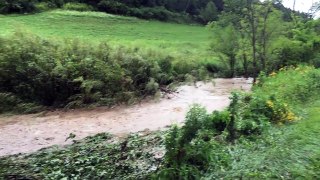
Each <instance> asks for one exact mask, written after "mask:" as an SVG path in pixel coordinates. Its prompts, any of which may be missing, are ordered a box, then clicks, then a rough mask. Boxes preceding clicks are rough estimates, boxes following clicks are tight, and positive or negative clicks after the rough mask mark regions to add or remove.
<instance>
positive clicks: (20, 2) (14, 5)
mask: <svg viewBox="0 0 320 180" xmlns="http://www.w3.org/2000/svg"><path fill="white" fill-rule="evenodd" d="M35 2H36V1H35V0H1V1H0V13H2V14H8V13H29V12H33V11H35V10H36V8H35V5H34V3H35Z"/></svg>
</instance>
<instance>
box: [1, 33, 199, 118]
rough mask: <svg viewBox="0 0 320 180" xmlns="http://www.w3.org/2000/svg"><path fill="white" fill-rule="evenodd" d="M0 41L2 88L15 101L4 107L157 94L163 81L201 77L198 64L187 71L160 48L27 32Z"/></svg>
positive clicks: (6, 97)
mask: <svg viewBox="0 0 320 180" xmlns="http://www.w3.org/2000/svg"><path fill="white" fill-rule="evenodd" d="M0 41H1V42H2V43H1V45H0V46H1V47H0V69H1V74H0V82H1V87H0V92H1V93H2V96H1V98H2V99H3V101H4V102H10V103H8V104H1V106H0V107H1V108H0V111H1V112H4V111H6V110H9V109H10V110H16V111H18V110H20V108H17V109H16V108H15V107H16V106H18V104H20V102H21V101H22V102H23V103H28V104H29V105H32V104H35V105H37V106H38V105H40V106H49V107H67V108H74V107H82V106H86V105H98V106H100V105H107V106H108V105H113V104H117V103H121V102H129V103H130V102H132V101H133V100H135V99H139V98H141V97H145V96H148V95H153V94H155V93H156V92H157V91H158V88H159V86H162V85H169V84H170V83H172V82H173V81H183V80H184V79H185V78H186V74H187V73H188V72H190V71H191V72H193V73H192V74H191V75H193V76H194V77H196V78H197V77H199V78H201V77H202V74H201V71H200V70H201V68H200V70H198V66H197V65H192V66H190V67H186V66H185V68H188V69H187V71H185V70H184V69H182V68H183V67H178V66H176V65H175V64H174V61H175V60H174V58H173V57H171V56H168V55H165V54H162V53H158V52H157V51H151V50H150V51H143V50H139V49H136V48H133V49H130V48H125V47H117V48H112V47H110V46H109V45H108V44H106V43H100V44H98V45H94V44H88V43H86V44H85V43H83V42H81V41H77V40H71V41H70V40H65V41H52V40H49V41H48V40H46V39H42V38H39V37H37V36H34V35H32V34H24V33H15V34H14V35H13V36H11V37H8V38H1V39H0ZM191 75H190V76H191ZM26 107H27V106H26ZM28 109H29V108H28ZM28 109H26V110H28ZM32 109H34V108H33V107H32Z"/></svg>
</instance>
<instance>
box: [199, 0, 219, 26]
mask: <svg viewBox="0 0 320 180" xmlns="http://www.w3.org/2000/svg"><path fill="white" fill-rule="evenodd" d="M200 17H201V18H202V19H203V21H204V22H211V21H214V20H217V19H218V9H217V7H216V5H215V4H214V3H213V2H212V1H209V2H208V4H207V5H206V7H205V8H204V9H202V10H201V11H200Z"/></svg>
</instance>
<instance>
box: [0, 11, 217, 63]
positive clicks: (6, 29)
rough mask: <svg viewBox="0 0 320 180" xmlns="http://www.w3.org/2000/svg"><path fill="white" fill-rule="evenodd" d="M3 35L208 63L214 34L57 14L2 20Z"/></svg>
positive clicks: (90, 15) (197, 27)
mask: <svg viewBox="0 0 320 180" xmlns="http://www.w3.org/2000/svg"><path fill="white" fill-rule="evenodd" d="M0 23H1V26H0V34H1V35H9V34H10V33H12V32H14V31H15V30H23V31H29V32H31V33H33V34H36V35H39V36H42V37H49V38H78V39H81V40H83V41H89V42H93V43H94V42H100V41H105V42H109V43H110V44H112V45H124V46H133V47H139V48H146V49H149V48H151V49H156V50H160V51H164V52H166V53H168V54H172V55H176V56H182V57H188V58H197V59H201V60H203V59H206V58H208V57H210V51H208V48H209V43H210V34H211V33H210V31H209V30H208V29H207V28H205V27H203V26H200V25H185V24H174V23H164V22H159V21H147V20H141V19H137V18H133V17H124V16H116V15H110V14H105V13H99V12H76V11H62V10H55V11H50V12H44V13H39V14H31V15H7V16H0Z"/></svg>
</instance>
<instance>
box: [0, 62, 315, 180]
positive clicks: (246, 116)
mask: <svg viewBox="0 0 320 180" xmlns="http://www.w3.org/2000/svg"><path fill="white" fill-rule="evenodd" d="M319 77H320V71H319V70H318V69H314V68H312V67H306V66H300V67H297V68H288V69H286V70H282V71H280V72H279V73H277V74H271V75H270V76H268V77H263V78H260V80H262V79H263V81H260V82H259V85H257V86H256V87H255V89H254V90H253V92H252V93H250V94H241V93H235V94H234V95H233V97H232V103H231V105H230V107H229V108H228V109H226V110H225V111H222V112H217V111H215V112H212V113H207V112H206V110H205V109H204V108H202V107H201V106H198V105H197V106H194V107H193V108H192V109H191V110H190V111H189V112H188V114H187V116H186V123H185V125H184V126H182V127H177V126H173V127H172V128H171V129H170V130H169V131H168V132H165V131H163V132H152V133H147V132H144V133H143V132H142V133H138V134H133V135H130V136H129V137H127V138H124V139H118V138H115V137H112V136H110V135H108V134H98V135H96V136H93V137H88V138H86V139H84V140H82V141H79V142H75V143H74V144H72V145H70V146H67V147H65V148H62V149H61V148H55V147H53V148H50V149H46V150H42V151H40V152H37V153H34V154H31V155H26V156H23V155H22V156H18V155H17V156H8V157H3V158H1V159H0V167H1V168H0V176H2V177H5V178H29V179H43V178H48V179H50V178H54V179H56V178H70V179H76V178H98V177H99V178H120V179H130V178H139V179H150V178H154V179H163V178H167V179H168V178H170V179H172V178H182V179H183V178H187V179H200V178H205V179H206V178H207V179H216V178H227V179H238V178H245V179H247V178H250V179H258V178H259V179H260V178H263V179H269V178H277V179H278V178H283V179H294V178H303V179H317V178H319V176H320V174H319V173H318V172H319V171H318V168H319V165H320V159H319V154H320V151H319V148H318V145H319V139H318V138H317V137H318V135H319V128H320V121H319V118H318V117H319V108H320V104H319V101H318V100H317V99H318V97H317V95H316V94H315V93H316V92H318V91H319V88H320V84H319V81H318V79H319ZM287 78H292V80H291V81H290V82H291V83H290V84H288V85H287V86H285V87H282V82H283V81H286V80H287ZM300 78H304V79H305V81H304V82H305V84H304V85H303V88H307V89H309V91H306V92H307V95H308V96H305V97H302V98H301V97H299V93H300V90H299V87H300V82H301V81H300ZM315 82H316V84H314V83H315ZM280 85H281V87H282V88H279V86H280ZM278 88H279V90H277V89H278ZM284 89H286V90H287V91H284ZM267 97H269V98H273V99H269V100H268V99H267ZM298 97H299V98H298ZM271 102H272V103H271ZM284 102H285V103H287V104H284ZM271 104H272V106H271ZM306 104H308V105H307V106H306ZM293 107H294V108H293ZM302 107H304V108H305V107H307V108H305V109H302ZM235 109H237V110H236V111H235ZM284 109H285V111H284ZM288 111H292V113H293V114H294V118H292V117H293V115H290V114H291V113H288ZM283 112H287V114H285V113H284V114H283ZM279 114H280V115H281V116H278V115H279ZM282 115H284V116H282ZM284 123H285V124H286V125H284Z"/></svg>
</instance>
